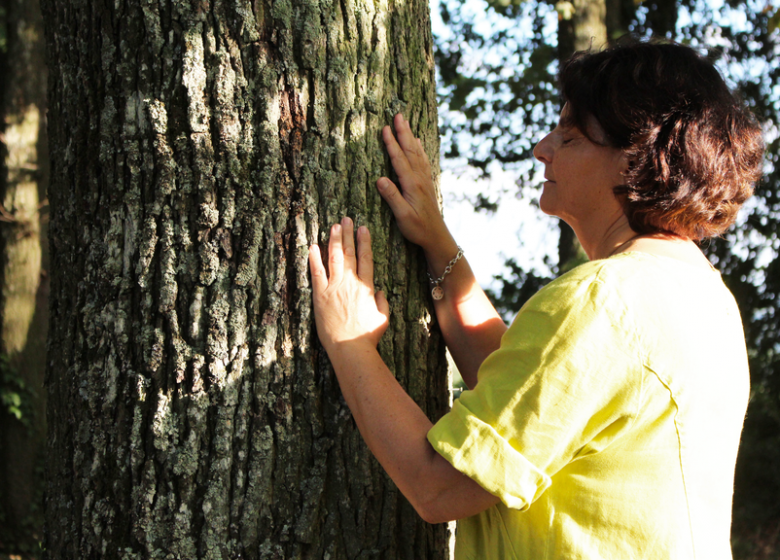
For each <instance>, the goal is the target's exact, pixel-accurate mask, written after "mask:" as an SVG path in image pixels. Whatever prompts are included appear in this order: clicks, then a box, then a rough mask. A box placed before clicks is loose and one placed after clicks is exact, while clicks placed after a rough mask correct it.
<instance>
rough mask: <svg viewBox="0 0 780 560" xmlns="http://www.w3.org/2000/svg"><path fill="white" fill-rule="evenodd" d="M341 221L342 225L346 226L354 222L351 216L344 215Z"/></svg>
mask: <svg viewBox="0 0 780 560" xmlns="http://www.w3.org/2000/svg"><path fill="white" fill-rule="evenodd" d="M341 223H342V225H343V226H344V227H347V226H349V225H350V224H351V223H352V219H351V218H350V217H349V216H344V217H343V218H342V219H341Z"/></svg>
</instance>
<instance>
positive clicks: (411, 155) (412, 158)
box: [394, 113, 423, 169]
mask: <svg viewBox="0 0 780 560" xmlns="http://www.w3.org/2000/svg"><path fill="white" fill-rule="evenodd" d="M394 124H395V133H396V135H397V136H398V143H399V144H400V145H401V148H402V149H403V151H404V155H406V159H408V160H409V165H410V166H411V167H412V168H413V169H414V168H417V167H418V166H419V165H420V164H421V163H422V162H423V158H422V154H421V152H422V146H421V145H420V144H419V143H418V141H417V138H415V137H414V134H413V133H412V127H411V126H410V125H409V121H407V120H406V119H405V118H404V117H403V115H401V114H400V113H399V114H397V115H396V116H395V123H394Z"/></svg>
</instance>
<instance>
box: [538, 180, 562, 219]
mask: <svg viewBox="0 0 780 560" xmlns="http://www.w3.org/2000/svg"><path fill="white" fill-rule="evenodd" d="M539 209H540V210H541V211H542V212H544V213H545V214H547V215H548V216H558V214H557V213H556V211H555V197H554V196H553V195H552V194H551V193H550V192H549V191H548V187H547V186H546V185H545V187H544V190H543V191H542V196H540V197H539Z"/></svg>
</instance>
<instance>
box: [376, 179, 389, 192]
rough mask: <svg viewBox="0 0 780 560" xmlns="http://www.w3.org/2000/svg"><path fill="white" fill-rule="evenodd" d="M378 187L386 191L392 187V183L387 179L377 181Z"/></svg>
mask: <svg viewBox="0 0 780 560" xmlns="http://www.w3.org/2000/svg"><path fill="white" fill-rule="evenodd" d="M376 186H377V187H379V188H380V189H382V190H385V189H386V188H387V187H389V186H390V183H389V182H388V181H387V180H386V179H380V180H379V181H377V185H376Z"/></svg>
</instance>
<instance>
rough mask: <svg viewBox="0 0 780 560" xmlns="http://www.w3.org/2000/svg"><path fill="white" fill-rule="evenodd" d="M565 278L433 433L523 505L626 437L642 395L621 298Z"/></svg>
mask: <svg viewBox="0 0 780 560" xmlns="http://www.w3.org/2000/svg"><path fill="white" fill-rule="evenodd" d="M559 280H561V281H560V282H554V283H552V284H550V285H549V286H548V287H547V288H545V289H544V290H542V291H541V292H539V293H538V294H537V295H536V296H534V298H532V299H531V300H530V301H529V302H528V303H527V304H526V306H524V308H523V309H522V310H521V311H520V313H519V314H518V316H517V317H516V319H515V321H514V322H513V324H512V326H511V327H510V329H509V330H508V331H507V333H506V334H505V335H504V337H503V339H502V341H501V347H500V348H499V349H498V350H497V351H496V352H494V353H493V354H491V355H490V356H489V357H488V358H487V359H486V360H485V362H484V363H483V365H482V367H481V368H480V371H479V374H478V379H479V381H478V383H477V386H476V387H475V389H474V390H472V391H464V393H463V394H462V395H461V397H460V399H458V401H456V402H455V404H454V406H453V408H452V410H451V411H450V412H449V413H447V414H446V415H445V416H443V417H442V418H441V419H440V420H439V421H438V422H437V423H436V424H435V425H434V427H433V428H432V429H431V430H430V432H429V433H428V441H429V442H430V443H431V445H433V447H434V449H436V451H437V452H438V453H440V454H441V455H442V456H443V457H444V458H445V459H447V460H448V461H449V462H450V463H451V464H452V465H453V466H454V467H455V468H456V469H458V470H459V471H460V472H462V473H463V474H465V475H466V476H468V477H470V478H472V479H473V480H475V481H476V482H477V483H478V484H480V486H482V487H483V488H484V489H485V490H487V491H488V492H490V493H491V494H493V495H494V496H497V497H498V498H500V499H501V501H502V502H503V503H504V504H505V505H506V506H507V507H510V508H513V509H518V510H524V509H526V508H528V507H529V506H530V505H531V504H532V503H533V502H534V501H535V500H536V499H538V498H539V496H541V495H542V494H543V493H544V491H545V490H546V489H547V488H549V487H550V485H551V484H554V475H555V473H556V472H558V471H559V470H560V469H561V468H563V467H564V466H565V465H567V464H568V463H569V462H571V461H574V460H576V459H577V458H578V457H582V456H584V455H587V454H590V453H597V452H599V451H600V450H601V449H603V448H605V447H606V446H608V445H610V443H611V442H612V441H614V440H615V439H616V438H619V437H622V436H623V435H624V434H625V432H626V431H627V430H628V429H629V428H630V426H631V424H632V421H633V419H634V418H635V416H636V413H637V410H638V406H639V401H640V398H641V388H642V380H641V379H642V366H641V362H642V360H641V356H638V355H637V354H636V348H637V345H636V344H625V343H626V339H627V337H632V336H635V335H634V333H635V329H634V328H633V326H632V325H631V324H630V321H629V320H628V318H627V317H628V314H627V313H626V310H625V309H624V307H623V304H622V301H621V300H620V298H619V297H617V295H616V294H614V293H610V292H609V291H608V290H605V289H604V286H603V285H602V284H600V283H599V282H595V281H594V282H590V283H587V284H585V285H583V284H580V283H577V282H576V281H574V280H569V281H566V279H565V277H562V278H561V279H559ZM622 348H625V349H626V351H622V350H621V349H622Z"/></svg>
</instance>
